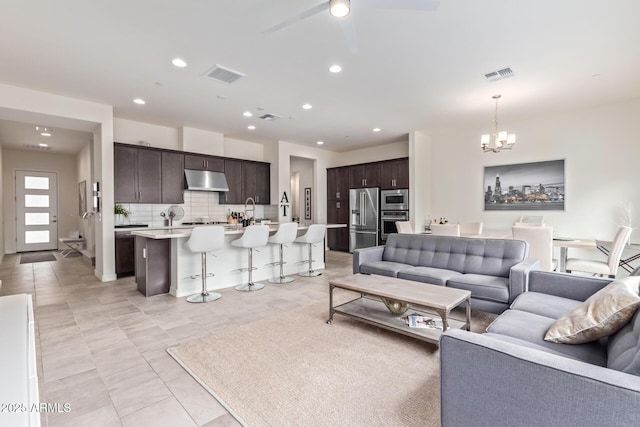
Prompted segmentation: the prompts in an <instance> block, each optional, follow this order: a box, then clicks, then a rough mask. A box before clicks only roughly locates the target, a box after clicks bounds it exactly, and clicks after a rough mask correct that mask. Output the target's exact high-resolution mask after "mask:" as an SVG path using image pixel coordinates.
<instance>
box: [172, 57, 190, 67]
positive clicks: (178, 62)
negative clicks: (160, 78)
mask: <svg viewBox="0 0 640 427" xmlns="http://www.w3.org/2000/svg"><path fill="white" fill-rule="evenodd" d="M171 63H172V64H173V65H175V66H176V67H178V68H184V67H186V66H187V63H186V62H184V59H181V58H173V59H172V60H171Z"/></svg>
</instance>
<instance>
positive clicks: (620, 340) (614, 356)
mask: <svg viewBox="0 0 640 427" xmlns="http://www.w3.org/2000/svg"><path fill="white" fill-rule="evenodd" d="M607 367H608V368H611V369H616V370H618V371H622V372H626V373H628V374H633V375H639V376H640V310H638V311H636V314H634V316H633V317H632V318H631V321H630V322H629V323H627V324H626V325H625V326H623V327H622V329H620V330H619V331H618V332H616V333H615V334H613V335H611V336H610V337H609V341H608V342H607Z"/></svg>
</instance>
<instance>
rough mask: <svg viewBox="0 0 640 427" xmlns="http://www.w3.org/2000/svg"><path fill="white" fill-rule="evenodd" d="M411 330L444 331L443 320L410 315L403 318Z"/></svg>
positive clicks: (415, 314)
mask: <svg viewBox="0 0 640 427" xmlns="http://www.w3.org/2000/svg"><path fill="white" fill-rule="evenodd" d="M402 319H403V320H404V321H405V323H406V324H407V326H409V327H410V328H428V329H442V319H439V318H436V317H430V316H424V315H422V314H417V313H414V314H410V315H408V316H405V317H403V318H402Z"/></svg>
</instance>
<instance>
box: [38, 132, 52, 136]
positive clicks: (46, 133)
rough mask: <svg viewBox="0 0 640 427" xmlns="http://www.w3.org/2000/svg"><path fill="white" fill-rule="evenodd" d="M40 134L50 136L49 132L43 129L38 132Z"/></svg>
mask: <svg viewBox="0 0 640 427" xmlns="http://www.w3.org/2000/svg"><path fill="white" fill-rule="evenodd" d="M40 135H42V136H51V133H49V132H47V131H45V132H40Z"/></svg>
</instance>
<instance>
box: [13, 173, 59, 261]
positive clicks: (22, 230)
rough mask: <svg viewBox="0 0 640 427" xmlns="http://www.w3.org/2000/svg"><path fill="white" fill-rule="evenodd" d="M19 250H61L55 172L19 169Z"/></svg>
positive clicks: (17, 219)
mask: <svg viewBox="0 0 640 427" xmlns="http://www.w3.org/2000/svg"><path fill="white" fill-rule="evenodd" d="M16 235H17V243H16V250H17V251H18V252H26V251H46V250H52V249H58V187H57V178H56V174H55V172H35V171H22V170H17V171H16Z"/></svg>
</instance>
